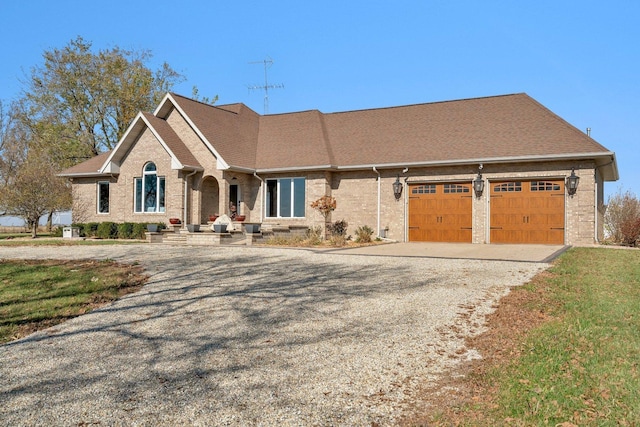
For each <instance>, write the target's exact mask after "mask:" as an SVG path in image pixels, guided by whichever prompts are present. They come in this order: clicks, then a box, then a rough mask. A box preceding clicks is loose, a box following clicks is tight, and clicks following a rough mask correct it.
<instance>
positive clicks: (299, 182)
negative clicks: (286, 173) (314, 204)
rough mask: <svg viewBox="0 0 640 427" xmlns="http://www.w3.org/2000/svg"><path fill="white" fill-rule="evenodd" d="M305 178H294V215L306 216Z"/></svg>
mask: <svg viewBox="0 0 640 427" xmlns="http://www.w3.org/2000/svg"><path fill="white" fill-rule="evenodd" d="M304 194H305V189H304V178H295V179H294V180H293V216H295V217H299V218H302V217H304V207H305V204H304Z"/></svg>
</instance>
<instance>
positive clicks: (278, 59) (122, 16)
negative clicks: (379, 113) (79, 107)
mask: <svg viewBox="0 0 640 427" xmlns="http://www.w3.org/2000/svg"><path fill="white" fill-rule="evenodd" d="M638 22H640V2H638V1H637V0H633V1H624V0H612V1H609V2H603V1H601V0H600V1H591V0H582V1H570V0H569V1H558V0H553V1H548V0H535V1H511V0H509V1H492V0H485V1H470V0H469V1H455V0H448V1H444V0H443V1H433V0H421V1H420V0H412V1H405V0H397V1H375V0H369V1H366V2H365V1H345V0H341V1H334V0H324V1H321V2H320V1H315V2H306V1H300V0H297V1H238V2H233V1H213V0H211V1H204V0H183V1H180V2H176V1H164V0H157V1H154V2H147V1H136V0H128V1H121V0H111V1H109V2H87V1H69V0H58V1H55V2H52V1H42V0H32V1H30V2H15V1H9V0H0V38H1V39H2V40H3V41H4V43H3V48H2V51H1V53H0V55H1V58H2V60H1V61H0V99H3V100H5V101H8V100H10V99H13V98H15V97H17V96H18V95H19V93H20V89H21V83H20V80H24V76H25V73H27V72H28V71H29V69H30V68H31V67H32V66H34V65H37V64H41V62H42V52H43V51H44V50H48V49H52V48H56V47H63V46H65V45H66V44H68V42H69V41H70V40H71V39H74V38H76V37H77V36H78V35H80V36H82V37H83V38H84V39H85V40H88V41H91V42H92V43H93V45H94V47H95V48H96V49H100V48H111V47H114V46H119V47H122V48H129V49H136V50H141V49H149V50H150V51H151V52H152V53H153V55H154V59H153V61H154V63H152V64H151V65H152V66H153V67H156V66H157V65H158V64H160V63H161V62H163V61H166V62H168V63H169V64H170V65H171V66H172V67H173V68H174V69H176V70H178V71H180V72H181V73H183V74H184V75H185V76H186V77H187V80H186V81H185V82H184V83H182V84H180V85H179V86H178V87H176V88H175V91H176V92H178V93H182V94H184V95H187V96H189V95H191V88H192V87H193V86H194V85H196V86H197V87H198V88H199V90H200V95H202V96H213V95H218V96H219V97H220V98H219V101H218V103H219V104H224V103H233V102H243V103H245V104H247V105H248V106H250V107H251V108H253V109H254V110H256V111H257V112H260V113H262V112H263V93H262V92H260V91H253V92H251V91H249V90H248V88H247V87H248V86H251V85H262V84H264V70H263V66H262V64H261V63H259V64H251V62H253V61H262V60H263V59H265V58H266V57H267V56H269V57H271V58H272V59H273V61H274V62H273V66H272V67H271V68H269V70H268V75H269V83H270V84H283V85H284V89H274V90H271V91H270V96H269V112H270V113H281V112H291V111H300V110H308V109H319V110H321V111H323V112H334V111H344V110H353V109H364V108H375V107H386V106H394V105H404V104H414V103H424V102H433V101H442V100H450V99H460V98H472V97H479V96H490V95H500V94H508V93H518V92H526V93H528V94H529V95H530V96H532V97H533V98H535V99H537V100H538V101H539V102H541V103H542V104H543V105H545V106H546V107H548V108H549V109H551V110H552V111H553V112H555V113H556V114H558V115H560V116H561V117H562V118H564V119H565V120H567V121H568V122H569V123H571V124H573V125H574V126H576V127H577V128H579V129H581V130H585V129H586V128H587V127H590V128H591V129H592V131H591V135H592V137H593V138H594V139H596V140H597V141H598V142H600V143H601V144H603V145H604V146H606V147H607V148H609V149H610V150H612V151H615V152H616V154H617V159H618V167H619V170H620V176H621V177H620V181H618V182H615V183H607V184H606V187H605V188H606V193H607V194H611V193H612V192H615V191H617V190H618V189H619V188H623V189H625V190H631V191H633V192H634V193H635V194H637V195H640V150H639V149H638V137H637V135H638V134H640V129H638V128H639V127H640V121H639V120H638V118H639V112H640V108H639V107H640V83H639V77H640V25H639V24H638Z"/></svg>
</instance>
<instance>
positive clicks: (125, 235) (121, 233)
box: [118, 222, 133, 239]
mask: <svg viewBox="0 0 640 427" xmlns="http://www.w3.org/2000/svg"><path fill="white" fill-rule="evenodd" d="M118 239H133V223H132V222H123V223H122V224H118Z"/></svg>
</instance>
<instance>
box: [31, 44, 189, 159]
mask: <svg viewBox="0 0 640 427" xmlns="http://www.w3.org/2000/svg"><path fill="white" fill-rule="evenodd" d="M91 47H92V46H91V43H90V42H88V41H85V40H84V39H83V38H82V37H78V38H76V39H75V40H72V41H71V42H70V43H69V44H68V45H67V46H65V47H64V48H62V49H53V50H50V51H45V52H44V54H43V57H44V64H43V65H41V66H36V67H33V68H32V70H31V75H30V76H29V77H28V79H27V81H26V89H25V95H24V98H23V99H22V100H21V102H20V105H21V107H22V111H23V115H22V119H23V120H24V121H25V122H26V123H27V124H28V125H29V127H30V129H31V131H32V132H33V133H34V135H36V136H37V139H38V141H39V142H42V143H44V144H45V145H46V146H48V147H50V148H52V155H51V156H50V157H51V158H52V159H54V160H56V161H57V162H58V163H60V164H61V165H62V166H63V167H67V166H70V165H72V164H74V163H77V162H78V161H79V160H83V159H84V158H88V157H92V156H95V155H97V154H99V153H101V152H103V151H105V150H110V149H112V148H113V147H114V146H115V145H116V144H117V142H118V140H119V139H120V137H121V136H122V135H123V133H124V132H125V130H126V129H127V126H128V125H129V123H130V122H131V121H132V120H133V118H134V117H135V116H136V114H137V113H138V111H141V110H143V111H148V110H150V109H152V108H153V107H155V106H156V105H157V103H158V102H159V101H160V99H161V98H162V96H164V94H165V93H166V92H167V91H169V90H170V89H171V88H172V87H173V85H174V84H175V83H177V82H180V81H182V80H183V79H184V77H183V76H182V75H181V74H179V73H177V72H176V71H174V70H173V69H172V68H171V67H170V66H169V65H168V64H167V63H164V64H162V66H161V67H160V68H159V69H157V70H155V71H154V70H152V69H150V68H149V67H148V66H147V65H146V63H147V62H148V61H149V60H150V59H151V56H152V55H151V53H150V52H149V51H131V50H125V49H121V48H118V47H115V48H112V49H108V50H99V51H98V52H93V51H92V49H91Z"/></svg>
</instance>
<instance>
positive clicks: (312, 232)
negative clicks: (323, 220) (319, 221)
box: [306, 226, 322, 245]
mask: <svg viewBox="0 0 640 427" xmlns="http://www.w3.org/2000/svg"><path fill="white" fill-rule="evenodd" d="M306 237H307V243H308V244H310V245H319V244H320V243H321V242H322V227H320V226H317V227H312V228H309V229H308V230H307V234H306Z"/></svg>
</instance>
